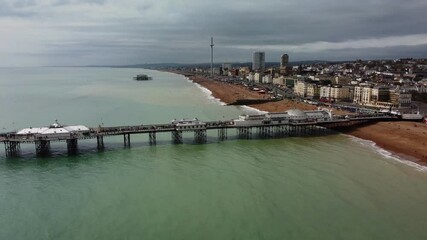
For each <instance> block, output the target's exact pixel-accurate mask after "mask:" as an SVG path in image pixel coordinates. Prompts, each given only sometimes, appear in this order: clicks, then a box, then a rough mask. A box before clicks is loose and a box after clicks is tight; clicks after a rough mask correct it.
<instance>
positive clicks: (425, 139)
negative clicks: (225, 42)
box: [189, 76, 427, 165]
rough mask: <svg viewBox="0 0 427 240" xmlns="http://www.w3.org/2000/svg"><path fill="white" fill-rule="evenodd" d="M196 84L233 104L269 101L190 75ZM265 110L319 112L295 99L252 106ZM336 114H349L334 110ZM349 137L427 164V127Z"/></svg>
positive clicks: (388, 125) (374, 129)
mask: <svg viewBox="0 0 427 240" xmlns="http://www.w3.org/2000/svg"><path fill="white" fill-rule="evenodd" d="M189 78H190V79H191V80H192V81H193V82H196V83H198V84H200V85H201V86H203V87H205V88H207V89H209V90H210V91H211V92H212V95H213V96H214V97H215V98H218V99H221V101H223V102H225V103H227V104H230V103H232V102H234V101H236V100H237V99H242V98H250V99H256V98H260V99H262V98H266V97H267V96H266V95H265V94H259V93H257V92H254V91H251V90H249V89H247V88H245V87H244V86H241V85H234V84H229V83H223V82H218V81H213V80H210V79H206V78H204V77H201V76H190V77H189ZM249 106H250V107H253V108H256V109H258V110H262V111H268V112H283V111H286V110H289V109H293V108H298V109H301V110H311V109H316V106H313V105H309V104H306V103H300V102H295V101H292V100H286V99H285V100H282V101H277V102H268V103H262V104H254V105H249ZM334 114H346V113H345V112H341V111H337V110H335V111H334ZM346 134H349V135H352V136H355V137H358V138H361V139H365V140H370V141H373V142H375V143H376V144H377V145H378V146H380V147H382V148H384V149H386V150H387V151H390V152H392V153H393V154H395V155H398V156H400V157H403V158H405V159H408V160H412V161H414V162H417V163H419V164H422V165H427V150H426V145H427V124H424V123H415V122H379V123H375V124H371V125H368V126H363V127H359V128H357V129H354V130H351V131H348V132H346Z"/></svg>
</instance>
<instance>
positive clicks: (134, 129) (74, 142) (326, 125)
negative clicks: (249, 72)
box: [0, 115, 396, 156]
mask: <svg viewBox="0 0 427 240" xmlns="http://www.w3.org/2000/svg"><path fill="white" fill-rule="evenodd" d="M392 120H396V117H393V116H387V115H374V116H358V117H353V118H344V117H339V118H334V119H330V120H325V121H313V120H304V121H289V122H286V123H282V124H253V125H244V126H241V125H235V124H234V122H233V121H232V120H230V121H208V122H201V124H197V125H188V126H177V125H176V124H173V123H166V124H152V125H134V126H113V127H97V128H89V131H85V132H81V133H70V134H47V135H43V134H24V135H23V134H17V133H16V132H9V133H1V134H0V143H4V145H5V153H6V156H16V155H18V153H19V151H20V144H25V143H27V144H35V145H36V153H37V154H38V155H39V154H44V153H46V152H48V151H49V149H50V142H61V141H62V142H66V143H67V149H68V152H69V153H70V154H72V153H76V152H77V148H78V141H79V140H84V139H97V148H98V149H99V150H102V149H103V148H104V137H110V136H119V135H122V136H123V142H124V146H125V147H130V136H131V135H135V134H148V136H149V143H150V145H155V144H156V135H157V134H159V133H171V137H172V141H173V143H175V144H180V143H183V136H182V133H183V132H194V140H195V142H197V143H205V142H206V139H207V131H209V130H217V131H218V139H219V140H220V141H224V140H226V139H227V132H228V131H229V130H230V129H235V130H236V135H237V136H238V137H239V138H243V139H250V138H252V135H253V134H252V132H253V130H255V131H256V134H257V135H258V136H261V137H267V138H268V137H277V136H279V137H285V136H299V135H304V136H311V135H316V134H319V132H322V131H321V130H330V129H338V128H341V129H342V128H349V127H354V126H357V125H359V124H363V123H369V122H377V121H392ZM323 132H324V131H323Z"/></svg>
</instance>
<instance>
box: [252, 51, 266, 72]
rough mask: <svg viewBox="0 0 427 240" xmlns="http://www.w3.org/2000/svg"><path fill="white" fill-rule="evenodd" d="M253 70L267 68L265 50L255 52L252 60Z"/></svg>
mask: <svg viewBox="0 0 427 240" xmlns="http://www.w3.org/2000/svg"><path fill="white" fill-rule="evenodd" d="M252 70H253V71H264V70H265V52H254V55H253V61H252Z"/></svg>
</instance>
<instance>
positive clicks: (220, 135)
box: [218, 128, 227, 141]
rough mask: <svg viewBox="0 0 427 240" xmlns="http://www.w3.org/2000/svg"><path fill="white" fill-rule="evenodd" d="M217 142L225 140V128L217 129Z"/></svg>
mask: <svg viewBox="0 0 427 240" xmlns="http://www.w3.org/2000/svg"><path fill="white" fill-rule="evenodd" d="M218 140H219V141H225V140H227V129H226V128H219V129H218Z"/></svg>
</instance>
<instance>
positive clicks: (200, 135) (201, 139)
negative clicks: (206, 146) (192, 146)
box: [194, 129, 207, 143]
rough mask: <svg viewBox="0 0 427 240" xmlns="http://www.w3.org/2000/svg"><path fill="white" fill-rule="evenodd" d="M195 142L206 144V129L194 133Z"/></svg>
mask: <svg viewBox="0 0 427 240" xmlns="http://www.w3.org/2000/svg"><path fill="white" fill-rule="evenodd" d="M194 141H195V142H196V143H206V141H207V134H206V129H199V130H195V131H194Z"/></svg>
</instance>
